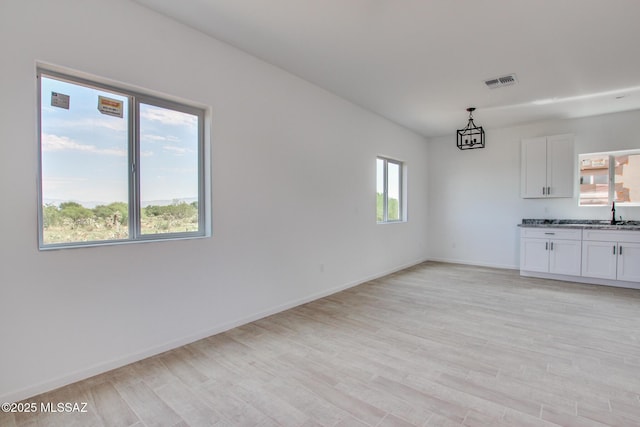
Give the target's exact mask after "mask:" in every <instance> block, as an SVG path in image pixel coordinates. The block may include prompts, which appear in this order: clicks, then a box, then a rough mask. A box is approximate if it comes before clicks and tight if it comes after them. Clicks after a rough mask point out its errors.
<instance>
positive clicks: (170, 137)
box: [142, 133, 180, 142]
mask: <svg viewBox="0 0 640 427" xmlns="http://www.w3.org/2000/svg"><path fill="white" fill-rule="evenodd" d="M142 140H143V141H147V142H149V141H170V142H180V138H178V137H177V136H173V135H167V136H164V135H153V134H150V133H145V134H143V135H142Z"/></svg>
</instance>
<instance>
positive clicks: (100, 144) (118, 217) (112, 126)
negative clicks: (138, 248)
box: [40, 76, 129, 244]
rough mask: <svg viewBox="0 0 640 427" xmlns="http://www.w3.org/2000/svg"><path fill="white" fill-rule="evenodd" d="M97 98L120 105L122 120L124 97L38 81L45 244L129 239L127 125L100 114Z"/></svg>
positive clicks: (47, 80)
mask: <svg viewBox="0 0 640 427" xmlns="http://www.w3.org/2000/svg"><path fill="white" fill-rule="evenodd" d="M100 96H102V97H105V98H108V99H116V100H118V101H119V102H121V103H122V107H123V117H126V116H127V115H128V99H127V97H125V96H122V95H118V94H115V93H112V92H107V91H104V90H97V89H93V88H89V87H85V86H81V85H77V84H72V83H68V82H65V81H61V80H56V79H52V78H48V77H44V76H43V77H42V91H41V127H40V130H41V134H40V142H41V172H42V186H41V188H42V203H43V215H42V221H43V233H42V238H43V242H44V243H45V244H51V243H68V242H87V241H101V240H120V239H127V238H128V237H129V225H128V212H129V204H128V192H129V184H128V179H129V178H128V172H127V171H128V163H129V161H128V155H129V151H128V146H129V142H128V141H129V136H128V128H127V121H126V119H125V118H123V117H117V116H110V115H105V114H102V113H100V112H99V111H98V109H97V100H98V97H100ZM59 97H65V98H64V99H65V100H68V101H57V98H59ZM66 97H68V98H66Z"/></svg>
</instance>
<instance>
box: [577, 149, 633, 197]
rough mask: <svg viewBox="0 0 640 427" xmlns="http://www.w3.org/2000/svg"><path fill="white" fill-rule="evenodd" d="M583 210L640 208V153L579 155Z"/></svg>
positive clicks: (627, 151) (621, 152) (620, 152)
mask: <svg viewBox="0 0 640 427" xmlns="http://www.w3.org/2000/svg"><path fill="white" fill-rule="evenodd" d="M579 161H580V199H579V204H580V206H607V205H611V202H616V203H617V204H621V205H629V206H638V205H640V151H639V150H626V151H612V152H606V153H589V154H580V157H579Z"/></svg>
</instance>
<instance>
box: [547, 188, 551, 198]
mask: <svg viewBox="0 0 640 427" xmlns="http://www.w3.org/2000/svg"><path fill="white" fill-rule="evenodd" d="M550 194H551V187H547V196H548V195H550Z"/></svg>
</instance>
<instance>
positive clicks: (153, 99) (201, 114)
mask: <svg viewBox="0 0 640 427" xmlns="http://www.w3.org/2000/svg"><path fill="white" fill-rule="evenodd" d="M42 77H47V78H50V79H55V80H59V81H63V82H66V83H69V84H73V85H77V86H84V87H87V88H90V89H97V90H104V91H107V92H110V93H113V94H115V95H118V96H122V97H124V98H126V99H127V103H128V106H127V112H128V117H124V119H125V120H126V121H127V153H128V154H127V164H128V166H127V168H128V173H127V175H128V177H127V180H128V186H127V191H128V197H127V203H128V228H129V237H128V238H124V239H115V240H91V241H77V242H64V243H45V242H44V192H43V176H42V160H43V150H42V107H43V104H42V100H43V98H42V95H43V94H42ZM36 80H37V98H38V99H37V102H38V104H37V109H38V111H37V113H38V114H37V134H38V135H37V143H38V148H37V150H38V177H37V187H38V188H37V191H38V247H39V249H40V250H49V249H62V248H76V247H92V246H104V245H118V244H129V243H140V242H150V241H164V240H182V239H194V238H202V237H208V236H209V235H210V231H209V227H208V226H207V224H208V223H207V221H208V220H207V218H208V217H209V208H208V206H209V204H208V199H207V198H206V189H207V188H208V186H207V184H206V180H205V178H206V177H208V173H207V169H206V167H207V163H206V161H205V153H206V152H208V148H207V144H206V143H205V126H206V123H205V120H206V118H207V111H206V109H205V108H203V107H199V106H196V105H193V104H188V103H185V102H182V101H181V102H178V101H175V100H170V99H167V98H165V97H162V96H157V95H153V94H150V93H144V92H140V91H138V90H131V89H129V88H126V87H123V86H116V85H112V84H109V83H103V82H101V81H99V80H100V79H99V78H85V77H81V76H79V75H75V74H74V73H67V72H59V71H56V70H53V69H50V68H47V67H40V66H38V67H37V69H36ZM140 104H144V105H149V106H152V107H159V108H164V109H170V110H174V111H178V112H182V113H186V114H190V115H194V116H196V117H197V120H198V124H197V139H198V141H197V147H198V153H197V165H198V172H197V177H198V230H197V231H185V232H169V233H153V234H152V233H143V232H142V226H141V217H142V215H141V212H142V209H144V208H142V206H141V199H140V181H141V179H140V175H141V174H140V167H139V166H140V164H141V161H140V160H141V153H140V145H141V134H140V131H141V129H140Z"/></svg>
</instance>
